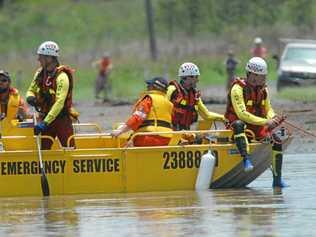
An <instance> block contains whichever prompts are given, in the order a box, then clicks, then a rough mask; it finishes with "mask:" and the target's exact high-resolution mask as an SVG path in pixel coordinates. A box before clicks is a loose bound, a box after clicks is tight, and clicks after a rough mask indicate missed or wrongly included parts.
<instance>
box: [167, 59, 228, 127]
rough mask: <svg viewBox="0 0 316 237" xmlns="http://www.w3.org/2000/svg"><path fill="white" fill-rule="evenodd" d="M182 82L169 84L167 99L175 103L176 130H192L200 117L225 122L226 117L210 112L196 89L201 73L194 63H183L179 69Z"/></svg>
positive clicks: (173, 113)
mask: <svg viewBox="0 0 316 237" xmlns="http://www.w3.org/2000/svg"><path fill="white" fill-rule="evenodd" d="M178 76H179V78H180V82H178V81H176V80H174V81H171V82H170V83H169V86H168V91H167V98H168V99H169V100H170V101H171V102H172V103H173V111H172V125H173V129H174V130H178V131H179V130H190V127H191V125H192V124H193V123H194V122H196V121H197V120H198V115H200V116H201V117H202V118H203V119H204V120H208V121H214V120H218V121H225V118H224V115H221V114H217V113H214V112H210V111H209V110H208V109H207V107H206V106H205V105H204V103H203V101H202V99H201V93H200V91H199V90H197V89H196V87H197V83H198V82H199V76H200V71H199V68H198V67H197V66H196V65H195V64H194V63H190V62H188V63H183V64H182V65H181V66H180V68H179V73H178Z"/></svg>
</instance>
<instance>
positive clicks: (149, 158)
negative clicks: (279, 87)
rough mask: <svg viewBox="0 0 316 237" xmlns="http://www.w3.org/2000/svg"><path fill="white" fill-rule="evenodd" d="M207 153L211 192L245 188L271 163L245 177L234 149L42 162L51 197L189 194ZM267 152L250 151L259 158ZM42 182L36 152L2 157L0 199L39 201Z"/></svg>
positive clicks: (102, 153) (64, 156)
mask: <svg viewBox="0 0 316 237" xmlns="http://www.w3.org/2000/svg"><path fill="white" fill-rule="evenodd" d="M209 148H211V150H212V152H213V153H214V155H215V157H216V166H215V170H214V174H213V178H212V184H211V188H234V187H244V186H246V185H247V184H249V183H250V182H251V181H252V180H253V179H255V178H257V177H258V176H259V175H260V174H261V173H262V172H264V171H265V169H266V168H267V167H268V166H269V165H270V162H271V155H270V154H269V153H266V155H265V156H264V157H262V156H261V157H260V159H258V161H257V160H255V170H256V172H253V173H250V176H249V177H248V176H247V175H246V174H244V173H243V167H242V162H241V161H242V160H241V157H240V156H239V154H238V152H236V151H237V150H236V147H235V145H233V144H214V145H211V147H210V146H209V145H187V146H165V147H147V148H145V147H144V148H95V149H70V150H67V149H56V150H49V151H42V157H43V161H44V166H45V170H46V174H47V178H48V182H49V187H50V193H51V195H64V194H84V193H117V192H145V191H167V190H190V189H191V190H192V189H194V186H195V180H196V176H197V171H198V167H199V164H200V161H201V157H202V155H203V154H204V153H206V152H207V151H208V149H209ZM269 149H270V150H271V147H270V145H265V144H252V145H251V150H252V151H253V152H257V153H262V151H263V150H264V151H268V150H269ZM261 164H262V165H261ZM257 167H260V169H259V168H258V169H257ZM40 177H41V175H40V169H39V162H38V158H37V151H36V150H19V151H5V152H1V161H0V187H1V192H0V196H34V195H35V196H40V195H42V190H41V185H40Z"/></svg>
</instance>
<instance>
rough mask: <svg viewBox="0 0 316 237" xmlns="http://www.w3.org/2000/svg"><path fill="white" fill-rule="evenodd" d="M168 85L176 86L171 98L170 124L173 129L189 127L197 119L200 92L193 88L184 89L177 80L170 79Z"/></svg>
mask: <svg viewBox="0 0 316 237" xmlns="http://www.w3.org/2000/svg"><path fill="white" fill-rule="evenodd" d="M169 85H173V86H175V87H176V90H175V92H174V93H176V94H175V96H174V97H173V98H171V101H172V103H173V112H172V124H173V127H174V129H175V130H179V129H187V130H189V129H190V126H191V124H193V123H194V122H196V121H197V119H198V106H197V104H198V101H199V99H200V96H201V95H200V92H199V91H197V90H195V89H190V90H189V91H187V92H186V91H185V90H184V88H183V87H182V86H181V85H180V84H179V83H178V82H177V81H171V82H170V83H169Z"/></svg>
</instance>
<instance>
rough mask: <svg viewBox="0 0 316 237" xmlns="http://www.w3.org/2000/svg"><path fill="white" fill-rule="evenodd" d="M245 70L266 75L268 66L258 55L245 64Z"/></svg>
mask: <svg viewBox="0 0 316 237" xmlns="http://www.w3.org/2000/svg"><path fill="white" fill-rule="evenodd" d="M245 69H246V71H247V72H252V73H255V74H258V75H267V73H268V66H267V63H266V61H264V59H262V58H260V57H253V58H251V59H250V60H249V61H248V63H247V65H246V68H245Z"/></svg>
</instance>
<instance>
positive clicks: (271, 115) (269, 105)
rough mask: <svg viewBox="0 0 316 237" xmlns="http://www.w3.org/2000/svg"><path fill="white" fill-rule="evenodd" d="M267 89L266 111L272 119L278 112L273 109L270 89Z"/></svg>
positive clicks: (268, 117)
mask: <svg viewBox="0 0 316 237" xmlns="http://www.w3.org/2000/svg"><path fill="white" fill-rule="evenodd" d="M266 91H267V99H266V101H265V103H264V105H265V111H266V113H267V119H272V118H273V117H274V116H275V115H276V114H275V113H274V111H273V109H272V106H271V102H270V96H269V93H268V90H266Z"/></svg>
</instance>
